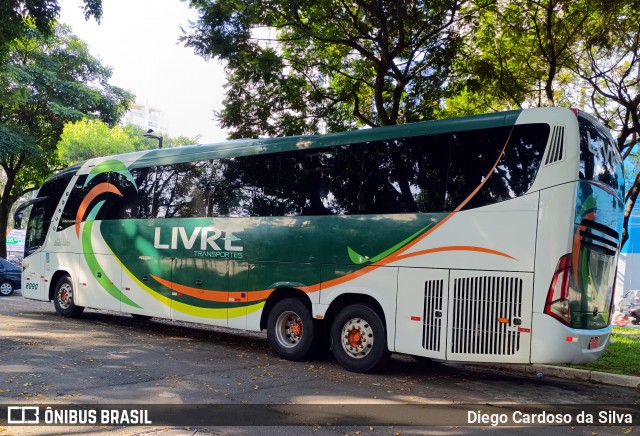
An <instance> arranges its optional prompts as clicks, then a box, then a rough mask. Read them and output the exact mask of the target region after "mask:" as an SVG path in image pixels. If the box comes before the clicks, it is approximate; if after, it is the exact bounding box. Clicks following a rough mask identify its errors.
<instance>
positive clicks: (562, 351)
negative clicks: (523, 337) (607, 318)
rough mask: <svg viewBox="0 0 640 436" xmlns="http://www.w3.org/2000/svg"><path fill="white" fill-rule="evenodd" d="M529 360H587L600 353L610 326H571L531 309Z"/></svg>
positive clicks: (571, 361) (584, 361) (537, 361)
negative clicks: (582, 327) (592, 328)
mask: <svg viewBox="0 0 640 436" xmlns="http://www.w3.org/2000/svg"><path fill="white" fill-rule="evenodd" d="M531 333H532V336H531V363H545V364H553V363H575V364H582V363H589V362H592V361H594V360H596V359H597V358H598V357H600V356H601V355H602V353H604V350H605V349H606V348H607V345H608V343H609V336H610V334H611V326H607V327H605V328H603V329H598V330H580V329H573V328H570V327H567V326H565V325H563V324H561V323H560V322H559V321H557V320H555V319H554V318H552V317H551V316H549V315H545V314H543V313H534V314H533V322H532V328H531Z"/></svg>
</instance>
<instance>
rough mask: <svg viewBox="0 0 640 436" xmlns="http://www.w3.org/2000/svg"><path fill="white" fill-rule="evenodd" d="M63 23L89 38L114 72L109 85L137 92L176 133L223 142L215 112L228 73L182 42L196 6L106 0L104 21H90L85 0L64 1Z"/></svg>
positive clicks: (94, 51)
mask: <svg viewBox="0 0 640 436" xmlns="http://www.w3.org/2000/svg"><path fill="white" fill-rule="evenodd" d="M59 5H60V16H59V21H60V22H62V23H65V24H68V25H70V26H71V27H72V29H73V33H74V34H75V35H76V36H78V37H79V38H80V39H82V40H84V41H86V42H87V44H88V45H89V52H90V53H91V54H92V55H93V56H94V57H97V58H99V59H101V61H102V64H103V65H106V66H109V67H111V68H112V70H113V75H112V77H111V80H110V83H111V84H112V85H115V86H119V87H121V88H124V89H126V90H128V91H131V92H133V93H134V94H135V95H136V102H138V103H141V104H148V105H150V106H152V107H156V108H158V109H161V110H163V111H164V113H165V117H166V119H167V120H168V134H169V135H170V136H172V137H176V136H180V135H184V136H196V135H201V138H200V141H199V142H200V143H209V142H217V141H222V140H224V139H225V137H226V132H225V131H224V130H223V129H221V128H220V127H219V126H218V122H217V121H215V120H214V119H213V118H214V115H213V111H214V110H220V109H222V100H223V98H224V88H223V85H224V83H225V74H224V71H223V68H222V65H221V64H220V63H219V62H218V61H217V60H215V59H212V60H209V61H205V60H204V59H203V58H201V57H200V56H197V55H196V54H194V53H193V50H192V49H190V48H186V47H184V46H183V45H179V44H178V42H177V41H178V37H179V36H180V35H181V34H182V32H181V30H180V27H181V26H182V27H183V28H184V29H185V30H188V28H189V20H191V21H195V20H196V18H197V14H196V11H195V10H192V9H189V7H188V5H187V4H186V3H184V2H181V1H179V0H126V1H125V0H103V2H102V7H103V15H102V19H101V21H100V24H98V23H96V21H95V19H93V18H90V19H89V20H88V21H85V19H84V14H83V12H82V9H81V6H82V5H83V1H82V0H59Z"/></svg>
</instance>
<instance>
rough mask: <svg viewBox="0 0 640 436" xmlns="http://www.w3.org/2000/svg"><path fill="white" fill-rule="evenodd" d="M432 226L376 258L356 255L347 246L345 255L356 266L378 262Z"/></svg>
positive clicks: (422, 229)
mask: <svg viewBox="0 0 640 436" xmlns="http://www.w3.org/2000/svg"><path fill="white" fill-rule="evenodd" d="M432 225H433V223H431V224H429V225H428V226H426V227H423V228H421V229H420V230H418V231H417V232H415V233H414V234H413V235H411V236H409V237H408V238H406V239H404V240H402V241H400V242H398V243H397V244H396V245H394V246H393V247H391V248H389V249H387V250H385V251H383V252H382V253H380V254H378V255H377V256H374V257H372V258H369V257H367V256H363V255H361V254H358V253H357V252H356V251H355V250H353V249H352V248H351V247H349V246H347V253H348V254H349V259H351V262H353V263H355V264H356V265H362V264H363V263H367V262H370V263H375V262H378V261H379V260H382V259H384V258H385V257H387V256H389V255H390V254H393V253H395V252H396V251H398V250H399V249H401V248H402V247H404V246H405V245H407V244H408V243H409V242H411V241H413V240H414V239H416V238H417V237H418V236H420V235H421V234H423V233H424V232H425V231H427V229H429V228H430V227H431V226H432Z"/></svg>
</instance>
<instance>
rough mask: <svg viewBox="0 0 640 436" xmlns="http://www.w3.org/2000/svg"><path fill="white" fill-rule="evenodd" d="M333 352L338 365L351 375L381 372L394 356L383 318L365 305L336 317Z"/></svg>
mask: <svg viewBox="0 0 640 436" xmlns="http://www.w3.org/2000/svg"><path fill="white" fill-rule="evenodd" d="M331 349H332V351H333V355H334V356H335V358H336V360H337V361H338V363H339V364H340V365H342V366H343V367H344V368H346V369H347V370H349V371H352V372H371V371H376V370H379V369H381V368H382V367H383V366H384V365H385V364H386V363H387V361H388V360H389V356H390V355H391V353H390V352H389V350H388V348H387V333H386V329H385V327H384V323H383V321H382V318H381V317H380V315H378V313H377V312H376V311H375V310H374V309H373V308H371V307H370V306H367V305H364V304H353V305H351V306H347V307H345V308H344V309H342V310H341V311H340V312H339V313H338V315H337V316H336V317H335V319H334V321H333V324H332V326H331Z"/></svg>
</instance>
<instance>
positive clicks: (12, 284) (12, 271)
mask: <svg viewBox="0 0 640 436" xmlns="http://www.w3.org/2000/svg"><path fill="white" fill-rule="evenodd" d="M20 275H21V271H20V268H18V267H17V266H15V265H12V264H11V263H9V262H8V261H6V260H4V259H0V296H3V297H7V296H9V295H11V294H13V291H14V290H16V289H20V288H21V287H22V283H21V276H20Z"/></svg>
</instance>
